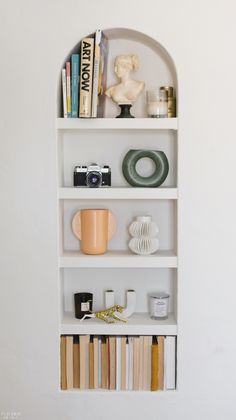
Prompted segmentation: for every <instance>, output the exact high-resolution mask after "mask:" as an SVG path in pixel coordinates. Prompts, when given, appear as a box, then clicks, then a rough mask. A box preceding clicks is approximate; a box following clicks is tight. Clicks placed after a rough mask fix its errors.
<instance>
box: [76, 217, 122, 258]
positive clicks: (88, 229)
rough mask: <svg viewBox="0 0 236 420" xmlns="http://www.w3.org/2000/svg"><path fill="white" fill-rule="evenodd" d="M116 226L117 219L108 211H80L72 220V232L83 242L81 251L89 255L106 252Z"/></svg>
mask: <svg viewBox="0 0 236 420" xmlns="http://www.w3.org/2000/svg"><path fill="white" fill-rule="evenodd" d="M116 226H117V223H116V218H115V216H114V214H113V213H112V212H111V211H110V210H108V209H83V210H79V211H78V212H77V213H76V214H75V215H74V217H73V220H72V230H73V232H74V234H75V236H76V237H77V238H78V239H79V240H80V241H81V251H82V252H83V253H84V254H89V255H99V254H104V253H105V252H106V250H107V243H108V241H109V240H110V239H111V238H112V236H113V235H114V234H115V231H116Z"/></svg>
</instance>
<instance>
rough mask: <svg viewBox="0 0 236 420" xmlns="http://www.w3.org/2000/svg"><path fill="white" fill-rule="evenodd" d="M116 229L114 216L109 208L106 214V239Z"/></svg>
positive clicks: (111, 235) (113, 233)
mask: <svg viewBox="0 0 236 420" xmlns="http://www.w3.org/2000/svg"><path fill="white" fill-rule="evenodd" d="M116 229H117V220H116V216H115V215H114V214H113V213H112V212H111V211H110V210H109V214H108V238H107V239H108V241H110V239H111V238H112V237H113V236H114V235H115V233H116Z"/></svg>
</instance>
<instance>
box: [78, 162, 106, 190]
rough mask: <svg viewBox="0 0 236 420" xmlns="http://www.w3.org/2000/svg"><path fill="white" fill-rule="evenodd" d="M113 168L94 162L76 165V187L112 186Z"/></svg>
mask: <svg viewBox="0 0 236 420" xmlns="http://www.w3.org/2000/svg"><path fill="white" fill-rule="evenodd" d="M110 186H111V168H110V167H109V166H108V165H104V166H103V167H100V166H98V165H97V164H96V163H92V164H91V165H89V166H76V167H75V169H74V187H89V188H98V187H110Z"/></svg>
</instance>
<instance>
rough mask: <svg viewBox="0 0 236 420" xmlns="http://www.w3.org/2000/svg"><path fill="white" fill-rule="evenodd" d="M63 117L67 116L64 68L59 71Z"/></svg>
mask: <svg viewBox="0 0 236 420" xmlns="http://www.w3.org/2000/svg"><path fill="white" fill-rule="evenodd" d="M61 83H62V107H63V117H64V118H67V95H66V69H62V71H61Z"/></svg>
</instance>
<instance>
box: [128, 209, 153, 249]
mask: <svg viewBox="0 0 236 420" xmlns="http://www.w3.org/2000/svg"><path fill="white" fill-rule="evenodd" d="M158 232H159V229H158V226H157V224H156V223H155V222H153V221H152V218H151V216H138V217H136V219H135V220H134V221H133V222H132V223H131V225H130V226H129V233H130V235H131V236H132V237H133V238H132V239H131V240H130V242H129V248H130V250H131V251H132V252H134V253H135V254H139V255H149V254H153V253H154V252H156V251H157V250H158V249H159V240H158V239H157V238H156V236H157V234H158Z"/></svg>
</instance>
